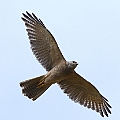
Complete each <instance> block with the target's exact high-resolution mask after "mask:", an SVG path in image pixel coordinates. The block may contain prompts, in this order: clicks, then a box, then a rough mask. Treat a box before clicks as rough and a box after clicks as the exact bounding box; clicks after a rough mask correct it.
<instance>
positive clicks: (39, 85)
mask: <svg viewBox="0 0 120 120" xmlns="http://www.w3.org/2000/svg"><path fill="white" fill-rule="evenodd" d="M44 81H45V79H43V80H42V81H41V82H39V84H38V85H37V87H42V86H44Z"/></svg>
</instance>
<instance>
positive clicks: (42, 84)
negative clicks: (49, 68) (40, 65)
mask: <svg viewBox="0 0 120 120" xmlns="http://www.w3.org/2000/svg"><path fill="white" fill-rule="evenodd" d="M49 76H50V74H47V75H45V77H44V78H43V80H42V81H41V82H39V84H38V85H37V87H42V86H44V85H45V83H44V81H45V79H46V78H47V77H49Z"/></svg>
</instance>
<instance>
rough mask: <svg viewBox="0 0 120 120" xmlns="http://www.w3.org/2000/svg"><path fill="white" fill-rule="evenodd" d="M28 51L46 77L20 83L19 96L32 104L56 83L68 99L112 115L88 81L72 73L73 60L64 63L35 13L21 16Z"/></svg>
mask: <svg viewBox="0 0 120 120" xmlns="http://www.w3.org/2000/svg"><path fill="white" fill-rule="evenodd" d="M23 16H24V17H22V20H23V21H24V22H25V26H26V27H27V29H26V30H27V33H28V36H29V40H30V44H31V49H32V51H33V53H34V55H35V56H36V58H37V60H38V61H39V62H40V63H41V64H42V66H43V67H44V68H45V69H46V71H47V73H46V74H45V75H42V76H39V77H36V78H32V79H29V80H26V81H23V82H20V86H21V87H22V93H23V94H24V95H25V96H27V97H28V98H30V99H32V100H33V101H34V100H36V99H37V98H38V97H40V96H41V95H42V94H43V93H44V92H45V91H46V90H47V89H48V88H49V87H50V86H51V85H52V84H54V83H57V84H58V85H59V86H60V88H61V89H62V90H63V91H64V93H66V94H67V95H68V96H69V98H70V99H71V100H73V101H75V102H78V103H80V104H81V105H84V106H85V107H87V108H91V109H92V110H95V111H97V112H99V113H100V115H101V116H102V117H104V115H106V116H108V113H110V114H111V111H110V108H111V106H110V105H109V104H108V100H107V99H106V98H105V97H103V96H102V95H101V94H100V93H99V91H98V90H97V89H96V87H95V86H93V85H92V84H91V83H90V82H88V81H87V80H85V79H84V78H83V77H81V76H80V75H79V74H77V73H76V72H75V70H74V69H75V68H76V66H77V65H78V64H77V62H75V61H66V60H65V58H64V57H63V55H62V53H61V52H60V49H59V47H58V45H57V43H56V41H55V39H54V37H53V36H52V34H51V33H50V31H49V30H48V29H47V28H46V27H45V25H44V24H43V22H42V21H41V20H40V19H38V18H37V17H36V16H35V14H33V13H32V14H30V13H28V12H26V14H24V13H23Z"/></svg>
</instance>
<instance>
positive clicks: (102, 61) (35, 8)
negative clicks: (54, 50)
mask: <svg viewBox="0 0 120 120" xmlns="http://www.w3.org/2000/svg"><path fill="white" fill-rule="evenodd" d="M26 10H27V11H28V12H30V13H32V12H33V13H35V14H36V16H37V17H38V18H40V19H41V20H42V21H43V22H44V24H45V26H46V27H47V28H48V29H49V30H50V31H51V33H52V34H53V36H54V37H55V39H56V41H57V43H58V45H59V47H60V49H61V51H62V53H63V55H64V57H65V58H66V60H75V61H77V62H78V63H79V65H78V66H77V68H76V72H77V73H79V74H80V75H81V76H83V77H84V78H86V79H87V80H88V81H90V82H91V83H92V84H93V85H95V86H96V87H97V89H98V90H99V92H100V93H101V94H102V95H103V96H105V97H106V98H107V99H108V100H109V104H110V105H111V106H112V109H111V111H112V114H111V115H109V118H107V117H105V118H104V119H109V120H119V119H120V115H119V113H120V110H119V109H120V108H119V107H120V104H119V101H120V95H119V92H120V87H119V86H120V0H74V1H73V0H69V1H68V0H26V1H25V0H24V1H23V0H19V1H16V0H11V1H8V0H4V1H1V3H0V11H1V12H0V24H1V25H0V26H1V29H0V33H1V35H0V40H1V42H0V65H1V67H0V80H1V83H0V86H1V87H0V119H1V120H90V119H91V120H101V119H102V117H101V116H100V115H99V114H98V113H96V112H95V111H92V110H90V109H87V108H85V107H83V106H81V105H79V104H78V103H74V102H73V101H71V100H70V99H69V97H68V96H67V95H66V94H64V93H63V91H62V90H61V89H60V88H59V86H58V85H57V84H55V85H52V86H51V87H50V88H49V89H48V90H47V91H46V92H45V93H44V94H43V95H42V96H41V97H40V98H39V99H37V100H36V101H35V102H33V101H32V100H30V99H28V98H27V97H25V96H23V95H22V93H21V88H20V86H19V82H21V81H23V80H27V79H30V78H34V77H37V76H40V75H42V74H45V73H46V71H45V69H44V68H43V67H42V66H41V65H40V64H39V62H38V61H37V60H36V58H35V56H34V55H33V53H32V51H31V49H30V44H29V40H28V36H27V32H26V31H25V26H24V23H23V21H22V20H21V17H22V13H23V12H24V13H25V11H26Z"/></svg>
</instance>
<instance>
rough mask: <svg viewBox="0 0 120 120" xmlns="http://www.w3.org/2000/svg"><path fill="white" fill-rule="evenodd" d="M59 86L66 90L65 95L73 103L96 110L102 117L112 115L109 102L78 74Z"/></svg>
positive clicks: (61, 82) (74, 74)
mask: <svg viewBox="0 0 120 120" xmlns="http://www.w3.org/2000/svg"><path fill="white" fill-rule="evenodd" d="M58 84H59V85H60V87H61V89H63V90H64V93H66V94H67V95H68V96H69V98H70V99H72V100H73V101H75V102H79V103H80V104H81V105H84V106H85V107H88V108H91V109H92V110H96V111H97V112H99V113H100V115H101V116H102V117H104V114H105V115H106V116H107V117H108V113H110V114H111V111H110V109H109V108H111V106H110V105H109V104H108V103H107V102H108V100H107V99H106V98H105V97H103V96H102V95H101V94H100V93H99V91H98V90H97V89H96V88H95V87H94V86H93V85H92V84H91V83H90V82H88V81H87V80H85V79H84V78H83V77H81V76H80V75H78V74H77V73H76V72H74V73H73V74H72V75H71V76H70V77H69V78H68V79H65V80H62V81H60V82H59V83H58Z"/></svg>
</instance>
